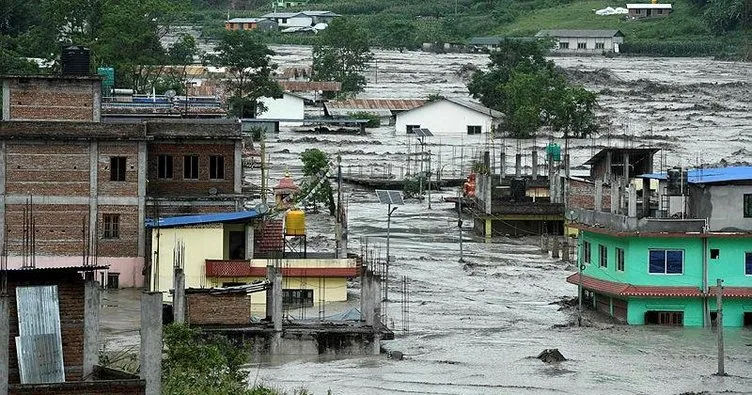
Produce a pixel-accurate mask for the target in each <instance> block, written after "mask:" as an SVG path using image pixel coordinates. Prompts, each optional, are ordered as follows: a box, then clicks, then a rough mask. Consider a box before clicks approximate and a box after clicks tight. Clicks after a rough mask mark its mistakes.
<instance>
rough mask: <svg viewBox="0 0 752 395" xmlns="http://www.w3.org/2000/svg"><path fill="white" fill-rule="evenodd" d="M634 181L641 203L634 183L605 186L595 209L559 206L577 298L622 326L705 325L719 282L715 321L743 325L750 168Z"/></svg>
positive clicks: (751, 247)
mask: <svg viewBox="0 0 752 395" xmlns="http://www.w3.org/2000/svg"><path fill="white" fill-rule="evenodd" d="M625 164H627V165H628V164H629V162H625ZM637 178H638V180H641V181H642V182H643V185H644V187H643V188H644V189H643V193H642V195H643V198H642V201H638V199H637V192H636V188H635V187H634V183H627V184H626V185H628V186H627V188H626V190H625V188H615V186H618V185H620V184H619V183H615V184H612V186H611V195H612V196H611V199H610V202H611V207H610V209H606V211H605V212H604V208H602V207H597V209H593V210H586V209H570V208H568V209H567V210H568V212H569V213H570V214H569V215H570V218H572V220H573V221H574V226H575V227H577V228H578V229H579V237H580V242H579V246H580V247H579V248H580V251H579V253H578V256H579V257H580V258H579V259H580V265H581V266H580V267H582V268H583V269H582V270H581V272H579V273H575V274H573V275H571V276H570V277H569V278H568V279H567V281H569V282H570V283H572V284H577V285H581V286H582V288H583V290H584V300H585V301H587V302H586V304H588V305H591V306H592V307H594V308H595V309H597V310H600V311H602V312H604V313H606V314H609V315H611V316H613V317H614V318H616V319H617V320H620V321H623V322H626V323H628V324H631V325H643V324H660V325H684V326H710V325H712V324H714V320H715V316H716V313H715V294H716V292H718V289H717V288H716V287H715V286H714V285H715V284H716V279H721V280H723V298H724V304H723V310H724V312H723V316H724V326H743V325H744V326H746V325H752V299H751V298H752V167H733V168H718V169H692V170H689V171H686V170H684V169H669V170H668V171H667V172H665V173H650V174H643V175H639V176H638V177H637ZM650 180H658V189H657V190H655V191H653V190H652V188H651V187H650V185H651V183H650ZM597 185H598V184H596V186H597ZM645 188H647V189H645ZM653 192H655V193H653ZM599 193H600V189H599V191H596V201H600V199H599V198H600V196H598V194H599ZM653 194H654V195H656V198H651V195H653ZM625 202H626V205H625V204H624V203H625ZM640 205H642V207H639V206H640Z"/></svg>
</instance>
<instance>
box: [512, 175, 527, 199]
mask: <svg viewBox="0 0 752 395" xmlns="http://www.w3.org/2000/svg"><path fill="white" fill-rule="evenodd" d="M510 184H511V185H510V187H511V190H512V194H511V197H512V200H514V201H515V202H521V201H523V200H525V195H526V193H527V186H526V182H525V179H524V178H513V179H512V181H511V183H510Z"/></svg>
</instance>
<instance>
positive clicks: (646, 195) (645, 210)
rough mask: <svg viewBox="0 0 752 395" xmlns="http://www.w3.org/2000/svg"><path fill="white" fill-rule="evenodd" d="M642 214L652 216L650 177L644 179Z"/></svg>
mask: <svg viewBox="0 0 752 395" xmlns="http://www.w3.org/2000/svg"><path fill="white" fill-rule="evenodd" d="M642 216H643V217H650V179H649V178H643V179H642Z"/></svg>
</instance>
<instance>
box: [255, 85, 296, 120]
mask: <svg viewBox="0 0 752 395" xmlns="http://www.w3.org/2000/svg"><path fill="white" fill-rule="evenodd" d="M259 101H260V102H261V103H263V104H264V106H266V111H264V112H263V113H261V114H260V115H258V116H257V118H259V119H276V120H280V122H279V125H280V126H300V125H302V124H303V118H304V116H305V99H303V97H301V96H298V95H296V94H293V93H289V92H285V93H284V94H283V95H282V97H281V98H278V99H275V98H271V97H262V98H260V99H259ZM295 120H300V122H295Z"/></svg>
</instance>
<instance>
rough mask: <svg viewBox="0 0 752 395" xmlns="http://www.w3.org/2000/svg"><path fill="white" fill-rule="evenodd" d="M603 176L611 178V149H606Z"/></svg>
mask: <svg viewBox="0 0 752 395" xmlns="http://www.w3.org/2000/svg"><path fill="white" fill-rule="evenodd" d="M605 178H606V179H607V180H611V178H612V177H611V150H608V151H606V173H605Z"/></svg>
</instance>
